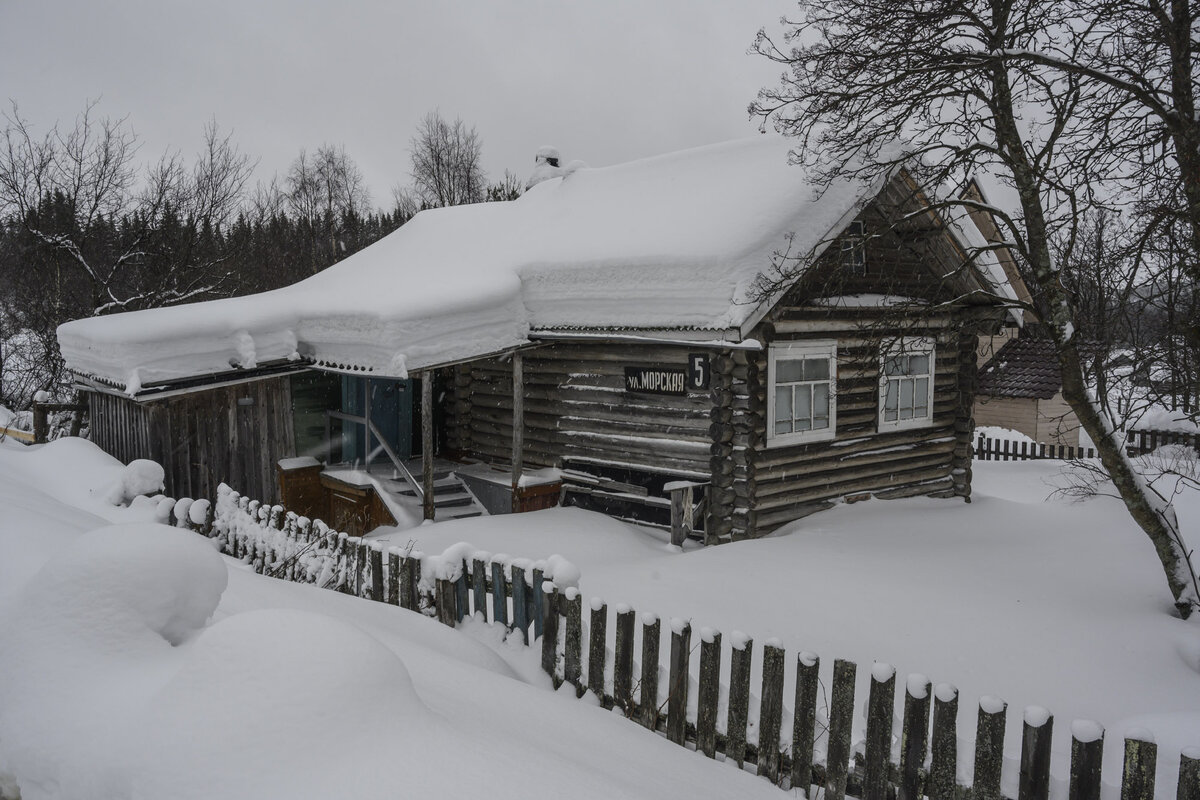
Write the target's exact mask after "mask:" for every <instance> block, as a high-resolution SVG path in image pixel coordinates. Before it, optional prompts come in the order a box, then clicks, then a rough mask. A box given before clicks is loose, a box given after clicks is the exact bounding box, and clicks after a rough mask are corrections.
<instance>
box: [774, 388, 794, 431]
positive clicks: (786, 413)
mask: <svg viewBox="0 0 1200 800" xmlns="http://www.w3.org/2000/svg"><path fill="white" fill-rule="evenodd" d="M775 432H776V433H791V432H792V387H790V386H777V387H775Z"/></svg>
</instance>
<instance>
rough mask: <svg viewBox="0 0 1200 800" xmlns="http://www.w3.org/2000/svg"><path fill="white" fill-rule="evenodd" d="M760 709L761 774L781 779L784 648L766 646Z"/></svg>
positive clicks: (773, 781) (759, 764) (774, 780)
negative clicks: (780, 732)
mask: <svg viewBox="0 0 1200 800" xmlns="http://www.w3.org/2000/svg"><path fill="white" fill-rule="evenodd" d="M760 697H761V699H760V703H759V710H758V774H759V775H761V776H763V777H764V778H766V779H767V780H769V781H771V783H778V782H779V728H780V726H781V725H782V723H783V648H782V647H780V646H779V645H778V644H777V643H775V642H770V641H768V642H767V643H766V645H765V646H764V647H763V671H762V694H761V695H760Z"/></svg>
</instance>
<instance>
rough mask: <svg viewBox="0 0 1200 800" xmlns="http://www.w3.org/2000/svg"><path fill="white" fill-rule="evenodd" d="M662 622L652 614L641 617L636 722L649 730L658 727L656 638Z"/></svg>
mask: <svg viewBox="0 0 1200 800" xmlns="http://www.w3.org/2000/svg"><path fill="white" fill-rule="evenodd" d="M661 631H662V622H661V621H660V620H659V618H658V617H657V616H655V615H654V614H643V615H642V691H641V695H640V697H639V698H638V722H640V723H642V725H643V726H645V727H647V728H649V729H650V730H655V729H656V728H657V727H658V637H659V634H660V633H661Z"/></svg>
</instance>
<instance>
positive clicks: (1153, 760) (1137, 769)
mask: <svg viewBox="0 0 1200 800" xmlns="http://www.w3.org/2000/svg"><path fill="white" fill-rule="evenodd" d="M1157 765H1158V745H1156V744H1155V743H1154V742H1151V741H1146V740H1143V739H1126V740H1125V769H1124V770H1123V771H1122V775H1121V800H1154V772H1155V768H1156V767H1157Z"/></svg>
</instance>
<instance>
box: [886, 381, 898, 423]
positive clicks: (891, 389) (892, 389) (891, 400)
mask: <svg viewBox="0 0 1200 800" xmlns="http://www.w3.org/2000/svg"><path fill="white" fill-rule="evenodd" d="M896 383H897V381H888V382H887V394H885V395H884V398H883V418H884V419H885V420H887V421H888V422H895V421H896V403H897V401H898V400H899V397H900V392H899V390H898V388H897V386H896Z"/></svg>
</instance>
